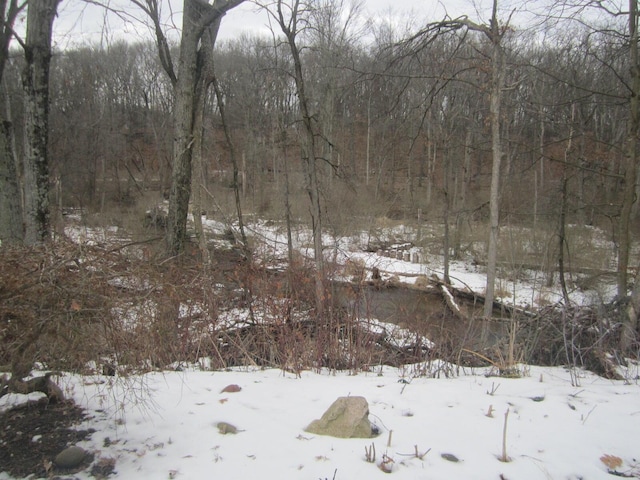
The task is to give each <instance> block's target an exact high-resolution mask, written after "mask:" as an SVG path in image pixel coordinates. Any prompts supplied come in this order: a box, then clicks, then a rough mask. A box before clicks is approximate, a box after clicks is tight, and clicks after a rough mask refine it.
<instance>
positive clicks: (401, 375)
mask: <svg viewBox="0 0 640 480" xmlns="http://www.w3.org/2000/svg"><path fill="white" fill-rule="evenodd" d="M424 368H425V366H423V365H413V366H408V367H405V368H404V369H393V368H388V367H381V368H380V369H376V371H373V372H369V373H360V374H358V375H350V374H348V373H346V372H319V373H318V372H303V373H302V374H301V377H297V376H295V375H292V374H289V373H284V372H282V371H280V370H275V369H271V370H246V369H245V370H233V371H223V372H207V371H198V370H196V369H193V370H190V371H183V372H163V373H149V374H146V375H143V376H136V377H130V378H127V379H125V378H119V377H102V376H96V377H80V376H65V377H62V378H61V379H60V384H61V385H62V387H63V389H64V390H65V391H66V392H67V394H68V395H69V394H71V395H72V396H73V397H74V399H75V400H76V402H78V403H79V404H80V405H82V406H85V407H86V408H87V409H88V413H89V419H88V420H87V421H86V422H85V423H84V424H82V425H80V426H78V428H94V429H96V432H95V433H94V434H93V436H92V437H91V438H90V440H87V441H85V442H82V443H80V444H79V445H80V446H82V447H83V448H85V449H87V450H89V451H91V452H94V454H95V458H96V461H98V460H99V459H114V460H115V470H116V474H114V475H113V476H112V478H119V479H130V478H131V479H132V478H153V479H161V478H177V479H179V478H184V479H200V478H203V479H204V478H224V479H248V478H260V479H265V480H268V479H298V478H300V479H303V478H304V479H333V478H335V479H354V478H367V479H375V478H387V477H386V476H385V475H387V474H385V473H383V472H382V471H381V470H380V469H379V468H378V464H379V463H380V462H381V460H382V457H383V455H387V456H388V457H389V458H390V459H392V460H393V463H390V465H391V466H392V472H391V475H392V478H397V479H443V478H464V479H488V478H496V479H497V478H506V479H549V478H553V479H579V478H587V479H598V478H603V479H604V478H611V476H610V475H609V474H608V473H607V467H606V465H605V464H604V463H603V462H602V461H601V460H600V458H601V457H603V456H604V455H613V456H615V457H619V458H620V459H621V460H622V461H623V464H622V466H621V467H618V468H617V469H616V471H617V472H618V473H626V474H635V475H639V476H640V463H638V460H639V459H638V445H637V438H638V431H640V386H639V385H638V383H637V382H636V381H630V382H629V381H627V382H625V381H610V380H605V379H603V378H600V377H597V376H595V375H593V374H591V373H589V372H584V371H579V372H578V377H577V379H578V381H579V385H576V384H575V373H576V372H573V373H574V375H573V376H572V374H571V372H569V371H567V370H566V369H564V368H562V367H545V368H542V367H521V369H522V370H523V371H524V372H525V374H526V375H525V376H524V377H522V378H515V379H511V378H500V377H488V376H485V374H486V373H487V372H486V371H484V370H481V369H479V370H475V371H473V370H465V371H461V372H460V375H458V376H456V377H453V378H430V376H428V375H427V376H416V377H414V376H413V375H414V374H415V373H417V372H424ZM633 374H637V371H635V372H633ZM572 379H573V385H572ZM630 380H632V379H630ZM230 384H237V385H239V386H240V387H241V389H242V390H241V391H240V392H237V393H227V392H222V390H223V389H224V388H225V387H226V386H227V385H230ZM348 395H351V396H356V395H358V396H364V397H365V398H366V399H367V400H368V403H369V409H370V419H371V420H372V422H373V423H375V424H376V425H377V426H378V427H379V429H380V430H381V434H380V435H379V436H378V437H376V438H372V439H337V438H332V437H323V436H318V435H311V434H309V433H306V432H305V431H304V428H305V427H306V425H308V424H309V423H310V422H311V421H312V420H314V419H317V418H320V416H321V415H322V413H324V411H325V410H326V409H327V408H328V407H329V405H330V404H331V403H332V402H333V401H334V400H335V399H336V398H337V397H339V396H348ZM5 398H6V397H5ZM12 398H13V396H12ZM3 400H4V399H3ZM13 400H14V401H15V398H13ZM507 410H508V411H509V416H508V424H507V434H506V448H507V455H508V457H509V458H510V460H511V461H510V462H507V463H504V462H501V461H500V460H499V457H500V456H501V455H502V438H503V437H502V435H503V427H504V419H505V412H506V411H507ZM490 411H491V412H492V416H487V414H488V412H490ZM218 422H227V423H230V424H232V425H234V426H235V427H237V429H238V433H237V434H235V435H234V434H226V435H223V434H221V433H220V432H219V431H218V429H217V427H216V425H217V423H218ZM391 432H392V433H391ZM389 438H391V444H390V445H388V441H389ZM372 444H373V445H374V446H375V451H376V462H375V464H374V463H369V462H367V461H366V459H365V448H370V447H371V445H372ZM416 450H417V452H418V456H416V455H415V452H416ZM443 454H449V455H454V456H455V457H456V458H457V459H459V462H457V463H456V462H451V461H449V460H447V459H445V458H443V456H442V455H443ZM419 457H421V458H419ZM501 475H502V477H501ZM75 477H77V478H79V479H89V478H92V477H90V476H89V474H88V472H87V471H83V472H80V473H78V474H76V475H75ZM7 478H9V477H7V476H6V474H0V479H7Z"/></svg>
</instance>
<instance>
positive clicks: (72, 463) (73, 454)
mask: <svg viewBox="0 0 640 480" xmlns="http://www.w3.org/2000/svg"><path fill="white" fill-rule="evenodd" d="M85 458H87V452H86V451H85V450H84V449H82V448H80V447H78V446H76V445H73V446H71V447H68V448H65V449H64V450H63V451H61V452H60V453H59V454H58V455H56V458H55V459H54V460H53V463H55V464H56V466H58V467H60V468H75V467H77V466H78V465H80V464H81V463H82V462H83V461H84V459H85Z"/></svg>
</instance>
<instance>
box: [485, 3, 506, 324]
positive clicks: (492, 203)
mask: <svg viewBox="0 0 640 480" xmlns="http://www.w3.org/2000/svg"><path fill="white" fill-rule="evenodd" d="M497 3H498V2H497V0H494V2H493V15H492V17H491V32H490V40H491V42H492V44H493V55H492V60H491V62H492V65H491V97H490V118H491V152H492V165H491V193H490V197H489V246H488V248H487V287H486V297H485V304H484V312H483V313H484V317H485V318H491V315H492V312H493V299H494V294H495V280H496V263H497V254H498V234H499V228H500V205H499V203H500V162H501V161H502V147H501V142H500V123H501V122H500V103H501V99H502V84H503V82H504V52H503V51H502V45H501V40H502V35H501V33H500V27H499V25H498V18H497Z"/></svg>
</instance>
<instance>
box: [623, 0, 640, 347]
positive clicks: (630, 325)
mask: <svg viewBox="0 0 640 480" xmlns="http://www.w3.org/2000/svg"><path fill="white" fill-rule="evenodd" d="M629 67H630V68H629V70H630V72H631V77H632V78H631V82H630V87H629V88H630V89H631V91H630V92H629V126H628V128H627V151H626V166H625V174H624V182H625V183H624V191H623V196H622V210H621V212H620V233H619V237H620V240H619V241H620V245H619V247H618V298H626V297H627V288H628V280H627V270H628V268H629V253H630V251H631V228H630V224H631V216H632V215H631V214H632V211H633V204H634V203H635V202H636V201H637V199H636V178H637V169H638V134H639V133H640V98H638V96H639V95H640V57H639V55H638V1H637V0H629ZM639 280H640V274H638V275H637V277H636V288H634V290H633V294H632V298H631V302H630V306H629V309H628V310H627V312H626V313H625V315H624V318H623V322H622V325H623V328H622V337H621V342H620V347H621V348H622V350H623V351H628V350H629V349H630V347H631V345H632V343H633V341H634V340H635V338H636V330H637V328H638V314H639V312H638V306H639V305H640V288H638V285H637V284H638V281H639Z"/></svg>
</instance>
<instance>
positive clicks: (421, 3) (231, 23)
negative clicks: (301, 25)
mask: <svg viewBox="0 0 640 480" xmlns="http://www.w3.org/2000/svg"><path fill="white" fill-rule="evenodd" d="M103 1H106V2H108V3H109V5H110V6H111V7H112V8H113V9H116V10H123V11H124V12H126V14H127V15H131V16H133V17H135V16H138V17H139V18H143V16H142V15H141V13H140V11H139V10H138V9H136V8H135V7H133V6H131V4H130V3H129V2H128V0H103ZM170 1H171V3H170V4H169V3H166V4H165V8H164V13H165V15H166V17H167V19H168V18H169V16H170V12H171V8H170V5H172V6H173V11H174V22H175V23H176V24H177V25H178V26H179V25H180V11H181V9H182V0H170ZM347 1H348V0H345V3H346V2H347ZM489 4H490V0H442V1H440V0H363V6H364V12H363V13H364V15H365V16H371V17H372V18H374V19H376V18H377V19H391V20H392V21H393V22H394V23H396V22H397V23H399V24H405V23H406V22H407V21H408V20H409V19H412V20H413V21H414V22H415V24H416V25H420V24H423V23H426V22H428V21H435V20H439V19H442V18H443V16H444V15H445V14H447V13H448V14H449V15H450V16H457V15H460V14H468V15H469V16H470V17H472V18H474V19H476V20H479V19H478V12H476V7H477V6H478V5H480V6H481V7H484V6H487V5H489ZM445 5H446V8H445ZM485 13H486V12H485ZM482 20H485V19H482ZM167 21H168V20H167ZM266 23H267V21H266V16H265V14H264V13H260V12H259V11H257V9H256V7H255V5H254V4H253V3H252V2H250V1H247V2H245V3H244V4H242V5H240V6H239V7H236V8H235V9H233V10H232V11H230V12H229V13H228V14H227V15H226V17H225V18H224V20H223V22H222V26H221V29H220V36H219V38H220V39H229V38H233V37H237V36H238V35H240V34H241V33H251V34H260V33H268V27H267V25H266ZM19 27H20V26H19ZM54 29H55V38H54V42H55V44H56V47H57V48H66V47H67V46H69V45H77V44H82V43H86V42H90V41H92V42H102V44H103V45H106V44H107V43H108V42H112V41H114V40H118V39H129V40H132V41H136V40H142V39H145V38H147V39H148V38H151V35H150V32H149V29H148V28H146V27H144V26H143V25H141V22H138V21H135V19H134V18H131V19H130V21H129V22H124V21H122V20H121V19H120V18H118V16H116V15H113V14H109V13H106V12H105V10H104V9H102V8H99V7H96V6H95V5H91V4H89V5H88V4H86V3H84V2H81V1H79V0H65V1H63V3H62V4H61V6H60V8H59V15H58V17H57V18H56V21H55V24H54ZM19 30H20V28H19Z"/></svg>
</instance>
